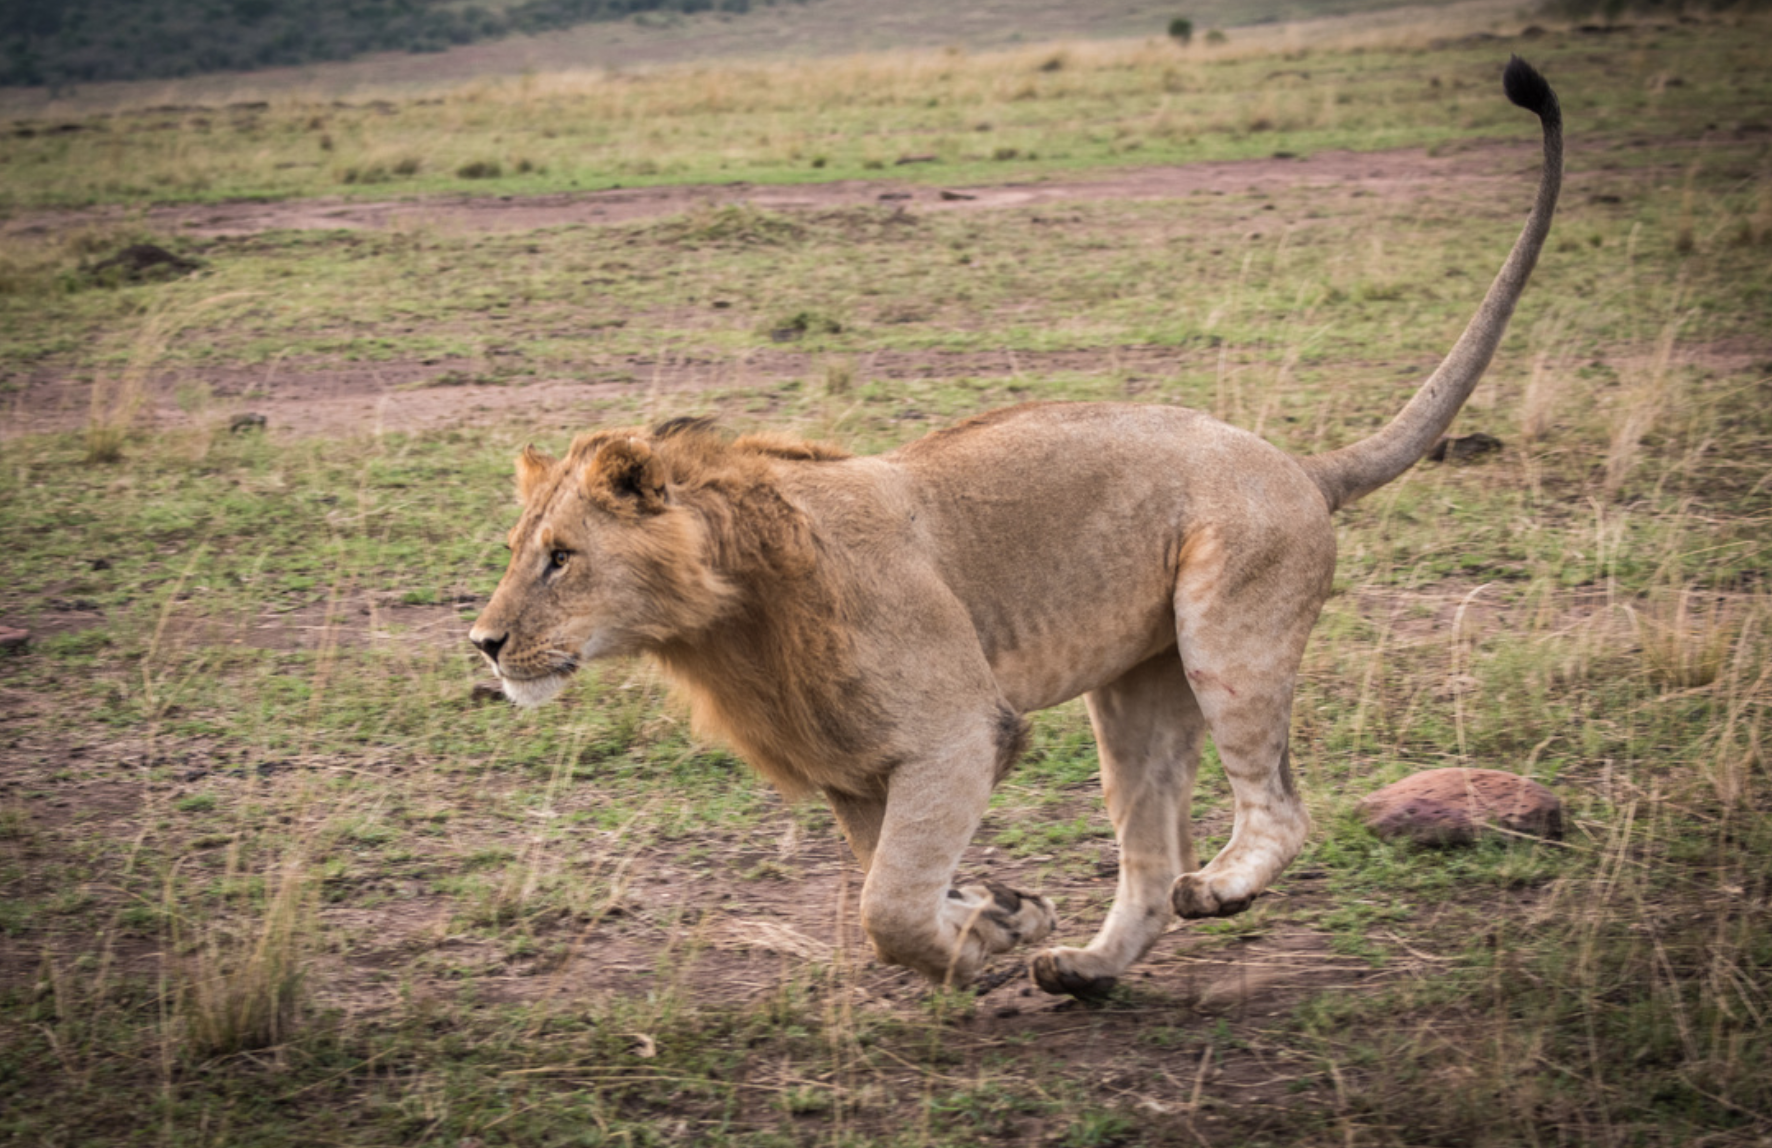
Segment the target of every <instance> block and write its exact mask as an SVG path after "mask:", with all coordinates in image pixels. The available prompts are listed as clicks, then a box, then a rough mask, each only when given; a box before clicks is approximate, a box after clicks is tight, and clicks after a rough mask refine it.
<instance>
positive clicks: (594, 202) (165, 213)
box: [0, 140, 1539, 238]
mask: <svg viewBox="0 0 1772 1148" xmlns="http://www.w3.org/2000/svg"><path fill="white" fill-rule="evenodd" d="M1538 154H1539V153H1538V149H1537V148H1536V146H1534V145H1531V144H1514V143H1496V142H1489V141H1480V140H1479V141H1473V142H1470V143H1467V144H1464V145H1461V146H1459V147H1458V148H1456V149H1451V148H1448V149H1446V150H1445V152H1443V153H1442V154H1440V155H1437V156H1426V155H1423V154H1422V151H1421V149H1419V148H1403V149H1396V150H1392V151H1378V152H1349V151H1326V152H1318V153H1316V154H1314V155H1311V156H1309V157H1304V158H1299V157H1290V156H1276V157H1272V158H1268V159H1255V160H1223V161H1218V162H1211V163H1191V164H1184V165H1178V166H1167V167H1149V168H1133V169H1129V170H1124V171H1119V172H1115V173H1113V174H1111V175H1106V176H1099V177H1095V176H1079V177H1075V178H1069V179H1063V178H1055V179H1047V180H1041V181H1039V182H1037V183H1011V184H998V185H982V186H968V187H953V188H940V187H932V186H928V185H926V184H912V183H905V182H903V181H899V180H886V179H879V180H838V181H835V182H831V183H808V184H796V185H756V184H748V183H742V182H740V183H729V184H704V185H689V186H676V187H643V188H616V189H613V190H609V191H587V192H566V193H556V194H552V195H536V196H470V195H437V196H423V197H414V198H411V199H400V200H379V201H378V200H359V199H346V198H342V197H338V196H328V197H322V198H318V199H304V200H291V201H286V202H275V203H264V202H258V201H252V200H247V201H240V202H234V203H218V204H175V205H169V206H161V207H153V208H149V209H148V210H147V211H146V212H145V213H142V214H140V215H137V214H136V213H135V210H134V209H128V216H129V218H130V219H139V222H140V223H141V224H142V225H145V226H146V227H147V228H148V229H150V230H152V231H156V232H161V233H180V234H185V235H190V236H195V237H203V238H213V237H220V236H237V235H255V234H258V233H259V232H263V231H280V230H298V231H299V230H323V231H336V230H388V229H396V228H434V229H436V230H438V231H442V232H457V233H471V232H514V231H534V230H536V229H538V228H544V227H563V226H568V225H572V224H598V223H629V222H633V221H635V220H641V219H652V218H657V217H659V216H664V215H675V214H678V213H681V212H685V211H689V210H692V209H694V208H697V207H706V206H723V205H726V204H741V203H742V204H749V205H751V206H753V207H757V208H762V209H765V210H769V211H828V210H833V209H836V208H842V207H855V206H860V205H877V204H880V203H886V204H898V205H900V206H903V207H906V208H911V207H914V208H915V209H916V210H918V211H984V210H994V209H1002V208H1011V207H1042V206H1050V205H1055V204H1062V203H1072V202H1077V201H1088V202H1098V201H1103V200H1154V199H1176V198H1180V197H1182V196H1188V195H1222V194H1230V193H1248V192H1269V193H1272V192H1274V191H1279V190H1297V189H1320V190H1328V189H1356V188H1357V189H1358V190H1360V191H1362V192H1364V193H1366V194H1368V195H1375V196H1382V197H1386V198H1413V197H1414V196H1415V195H1417V194H1419V193H1420V191H1421V190H1422V189H1423V188H1424V187H1425V186H1431V185H1434V184H1440V183H1444V182H1446V181H1459V182H1467V181H1472V180H1476V181H1482V182H1487V183H1495V184H1497V185H1498V186H1500V185H1506V186H1510V187H1511V186H1519V185H1521V183H1522V177H1521V173H1525V178H1526V179H1527V180H1528V181H1529V180H1530V176H1531V173H1532V172H1535V171H1536V170H1537V163H1538ZM125 213H126V209H125V208H122V207H109V208H100V209H94V210H79V211H61V210H57V211H35V212H26V213H22V214H20V215H18V216H16V217H14V218H13V219H11V220H8V221H6V222H5V223H4V224H0V236H11V235H43V234H49V233H54V232H58V231H63V230H67V229H69V228H72V227H79V226H89V225H93V224H104V223H116V222H121V221H123V219H124V218H125Z"/></svg>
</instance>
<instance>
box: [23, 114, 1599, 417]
mask: <svg viewBox="0 0 1772 1148" xmlns="http://www.w3.org/2000/svg"><path fill="white" fill-rule="evenodd" d="M1537 155H1538V153H1537V150H1536V148H1534V147H1532V146H1530V145H1515V144H1499V143H1483V142H1479V143H1475V144H1472V145H1470V146H1468V147H1466V148H1465V149H1463V150H1458V151H1454V152H1449V153H1448V154H1443V155H1439V156H1426V155H1424V154H1423V153H1422V152H1421V151H1420V150H1419V149H1403V150H1394V151H1388V152H1367V153H1354V152H1324V153H1321V154H1318V155H1313V156H1311V157H1309V158H1308V159H1294V158H1268V159H1259V160H1246V161H1235V162H1215V163H1199V164H1188V165H1184V166H1175V167H1150V168H1139V169H1131V170H1125V171H1120V172H1116V173H1113V174H1111V175H1105V176H1100V177H1076V178H1071V179H1053V180H1047V181H1043V182H1040V183H1029V184H1000V185H983V186H975V187H965V188H938V187H931V186H925V185H918V184H910V183H904V182H899V181H891V180H869V181H841V182H836V183H828V184H808V185H803V186H768V187H763V186H754V185H749V184H729V185H723V186H717V187H715V186H700V187H653V188H636V189H618V190H612V191H601V192H586V193H583V194H563V195H542V196H534V197H512V196H499V197H472V196H434V197H425V198H417V199H407V200H389V201H379V202H377V201H361V200H345V199H336V198H333V199H314V200H301V201H291V202H282V203H264V202H236V203H221V204H203V205H189V204H187V205H176V206H163V207H156V208H152V209H149V210H148V212H147V213H146V216H145V218H142V219H140V220H139V223H140V224H142V225H145V226H146V227H147V228H149V229H151V230H154V231H158V232H161V233H168V232H170V233H182V234H186V235H191V236H195V237H204V238H218V237H229V236H243V235H253V234H257V233H261V232H266V231H277V230H289V229H295V230H302V229H321V230H339V229H347V230H353V229H354V230H375V229H393V228H414V227H425V228H434V229H437V230H442V231H454V232H463V233H474V232H522V231H532V230H536V229H540V228H549V227H560V226H566V225H580V224H591V225H597V224H610V223H626V222H632V221H636V220H644V219H651V218H657V217H661V216H668V215H673V214H679V213H682V212H685V211H689V210H692V209H694V208H696V207H699V206H704V205H709V204H712V205H723V204H735V203H745V204H750V205H753V206H755V207H758V208H763V209H767V210H770V211H781V212H824V211H831V210H836V209H840V208H844V207H854V206H858V205H878V204H882V203H885V204H889V205H896V206H897V207H898V208H900V209H901V210H906V211H915V212H919V213H921V212H979V211H1001V210H1006V209H1037V208H1053V209H1062V207H1063V205H1065V204H1074V203H1079V202H1098V201H1111V200H1121V201H1132V200H1162V199H1172V198H1179V197H1186V196H1193V195H1213V196H1216V195H1231V194H1236V195H1245V194H1249V193H1252V192H1259V193H1264V194H1269V195H1272V194H1278V193H1280V192H1284V191H1306V192H1311V193H1313V194H1318V195H1325V194H1337V195H1361V196H1377V197H1384V198H1389V199H1409V200H1413V199H1417V198H1421V197H1423V196H1435V197H1438V196H1441V195H1451V194H1459V195H1469V194H1470V193H1471V190H1472V185H1473V184H1474V185H1484V184H1489V183H1495V184H1497V185H1501V184H1505V185H1507V186H1510V187H1513V186H1516V185H1519V184H1520V183H1521V182H1522V181H1523V180H1529V178H1530V173H1531V171H1532V170H1533V169H1534V167H1535V165H1536V163H1537ZM1571 182H1572V183H1574V182H1578V181H1573V180H1572V181H1571ZM1571 194H1579V191H1578V190H1576V191H1572V192H1571ZM121 219H122V215H121V209H112V208H104V209H94V210H91V211H46V212H33V213H27V214H23V215H20V216H17V217H15V218H13V219H11V220H8V221H6V222H5V223H3V224H0V239H3V238H6V237H9V236H20V235H45V234H55V233H60V232H63V231H67V230H71V229H76V228H80V227H86V226H91V225H94V224H99V225H103V224H105V223H107V222H119V221H121ZM1179 358H1180V353H1179V352H1177V351H1176V350H1175V349H1173V348H1152V347H1124V348H1116V349H1114V350H1112V351H1057V352H1047V353H1024V352H1017V353H1015V354H1013V355H1011V354H1009V353H1007V352H1001V353H999V352H948V351H879V352H874V353H871V354H865V355H862V356H860V357H859V360H858V362H857V363H856V366H857V369H858V370H860V371H862V372H863V373H865V374H867V375H868V376H870V377H875V378H953V377H961V376H966V377H974V378H987V379H988V378H1002V377H1009V376H1013V375H1015V374H1018V373H1021V372H1025V371H1038V372H1053V371H1076V372H1092V371H1099V370H1101V369H1103V366H1104V364H1106V363H1108V362H1112V363H1113V365H1114V368H1115V369H1116V370H1118V371H1122V372H1124V371H1126V370H1134V371H1138V372H1148V373H1151V374H1163V373H1167V372H1168V371H1171V370H1173V369H1174V368H1175V366H1176V364H1177V362H1178V361H1179ZM816 367H817V363H816V362H815V360H814V357H813V356H811V355H808V354H806V353H804V352H801V351H798V350H796V349H794V348H791V347H780V348H775V347H771V348H763V349H758V350H754V351H750V352H747V353H745V354H744V355H743V356H742V357H739V358H733V359H722V360H712V359H708V358H696V357H682V358H670V357H663V358H651V357H645V356H633V357H629V358H625V359H622V360H620V361H617V362H611V363H609V364H607V365H605V367H604V368H603V369H601V370H599V371H598V372H597V376H596V377H592V378H589V379H580V378H555V379H549V378H541V379H537V380H534V381H530V382H528V383H526V384H525V385H523V386H520V387H519V386H498V385H485V384H478V383H472V382H469V383H462V384H459V385H447V386H444V385H437V384H439V382H440V381H443V380H450V381H453V380H454V379H458V378H472V377H473V375H474V364H470V363H466V362H455V361H451V360H447V359H426V360H389V361H379V362H374V363H340V362H337V361H327V362H304V361H299V360H291V359H282V360H279V361H277V362H275V363H273V364H271V365H269V366H265V367H253V368H241V367H236V366H226V365H209V364H195V365H190V366H183V367H181V368H180V369H179V371H178V372H177V374H176V377H175V375H174V374H173V373H172V372H165V373H163V374H161V375H160V376H158V377H156V378H154V379H152V380H150V383H149V387H148V390H149V403H148V410H147V422H148V423H149V425H153V426H156V427H159V428H161V429H166V428H171V427H178V426H183V425H189V424H190V423H191V422H192V421H193V419H192V417H191V416H190V415H188V414H186V413H184V412H182V411H181V410H180V409H179V405H178V404H177V403H176V402H175V401H174V394H173V392H174V387H175V385H178V384H183V385H186V386H188V385H190V384H192V383H206V384H208V385H209V387H210V389H211V391H212V393H213V394H214V395H215V396H216V397H217V398H218V399H220V400H222V403H223V405H224V407H225V408H226V410H225V414H226V415H227V416H229V417H233V416H238V415H240V414H242V413H248V412H250V413H252V414H258V415H263V416H264V418H265V424H264V425H265V426H266V427H267V428H268V429H270V430H271V431H272V432H273V433H278V434H294V435H322V436H331V435H338V434H346V433H358V432H360V431H361V430H362V429H364V428H366V427H368V428H375V429H378V430H382V431H417V430H435V429H440V428H444V427H450V426H464V425H485V424H488V423H494V422H500V421H504V420H506V419H508V418H510V417H513V416H517V415H521V417H523V418H526V419H532V420H533V419H539V418H544V417H549V418H559V417H561V416H564V417H565V418H566V419H567V420H568V421H578V422H590V421H595V420H596V412H597V410H598V407H599V405H600V404H603V403H608V402H612V401H619V400H622V399H627V398H632V397H635V396H642V395H659V394H669V393H673V392H692V391H699V390H705V389H707V388H710V387H715V386H722V385H724V386H730V385H733V384H734V383H739V382H742V383H744V384H747V385H757V386H764V387H767V386H769V385H771V384H773V383H779V382H783V381H786V380H789V379H793V378H804V377H806V376H807V375H808V374H809V373H812V372H814V371H815V370H816ZM72 370H73V368H72V367H71V366H70V365H69V364H67V363H63V362H54V363H50V364H45V365H43V366H40V367H38V368H36V369H35V370H33V371H31V372H30V373H27V374H25V375H23V377H22V378H19V377H15V380H16V381H15V383H14V385H15V387H16V388H17V389H16V390H15V391H14V393H13V394H11V395H10V396H8V397H7V398H6V399H5V400H4V406H5V408H6V410H7V418H6V419H5V420H4V424H3V425H0V438H4V437H8V436H10V435H14V434H26V433H42V432H52V431H68V430H74V429H77V428H79V427H80V426H82V425H84V423H85V420H86V418H87V415H88V411H89V385H88V384H86V383H84V382H81V381H79V380H77V379H75V378H73V377H71V376H72ZM248 396H249V397H248ZM202 417H203V418H205V419H207V418H210V417H212V416H211V415H205V416H202ZM226 421H227V420H226V419H225V418H224V420H223V422H224V424H225V423H226Z"/></svg>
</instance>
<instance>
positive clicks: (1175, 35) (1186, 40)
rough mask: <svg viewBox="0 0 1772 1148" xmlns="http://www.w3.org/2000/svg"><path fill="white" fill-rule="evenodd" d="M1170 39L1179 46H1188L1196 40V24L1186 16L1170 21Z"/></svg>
mask: <svg viewBox="0 0 1772 1148" xmlns="http://www.w3.org/2000/svg"><path fill="white" fill-rule="evenodd" d="M1169 38H1170V39H1171V40H1174V41H1175V42H1176V43H1177V44H1181V45H1182V46H1184V47H1185V46H1186V45H1188V44H1190V43H1192V42H1193V39H1194V22H1193V21H1192V20H1189V19H1188V18H1187V17H1186V16H1177V17H1176V18H1175V19H1173V20H1171V21H1169Z"/></svg>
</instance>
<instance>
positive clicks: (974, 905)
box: [839, 723, 1058, 985]
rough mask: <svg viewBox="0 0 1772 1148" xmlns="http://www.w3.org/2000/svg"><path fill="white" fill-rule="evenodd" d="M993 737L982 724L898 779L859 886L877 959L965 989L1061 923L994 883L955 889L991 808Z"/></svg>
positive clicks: (1041, 906) (1046, 909)
mask: <svg viewBox="0 0 1772 1148" xmlns="http://www.w3.org/2000/svg"><path fill="white" fill-rule="evenodd" d="M994 736H995V735H994V731H993V729H992V728H991V726H990V724H988V723H986V724H983V725H982V726H981V728H979V729H978V730H977V731H976V732H975V733H972V734H970V735H968V736H966V737H963V738H960V739H958V740H957V742H956V743H954V744H952V745H951V746H949V747H948V748H946V749H945V750H944V752H943V753H942V755H941V756H940V757H937V758H931V759H924V760H919V761H916V762H911V763H907V764H905V765H902V766H900V767H899V768H898V769H897V770H896V771H894V773H893V775H892V778H891V781H890V783H889V785H888V789H887V796H886V804H885V809H884V811H883V816H882V817H881V819H880V826H879V835H878V838H877V841H876V843H875V848H874V851H873V857H872V864H871V865H869V866H868V875H867V881H866V883H865V884H864V885H863V886H862V892H861V921H862V927H863V928H865V929H866V930H867V934H868V937H869V939H870V940H872V941H873V943H874V949H875V951H876V952H878V954H879V956H880V959H881V960H883V961H885V962H886V963H888V964H895V965H905V966H907V967H909V968H913V969H916V970H917V971H918V972H920V973H922V974H923V975H924V976H926V977H928V978H929V979H930V980H933V981H936V982H938V983H941V984H949V985H964V984H966V983H968V982H969V981H971V980H972V979H973V978H974V977H976V976H977V975H978V972H979V969H980V968H981V967H982V966H983V965H984V962H985V961H986V960H987V959H988V958H989V957H990V956H991V955H992V954H995V953H1001V952H1004V951H1006V950H1008V949H1010V948H1013V947H1014V946H1016V945H1018V944H1024V943H1029V942H1033V941H1037V940H1039V939H1041V938H1042V937H1044V936H1046V935H1047V934H1048V933H1050V932H1051V931H1052V930H1053V928H1054V927H1055V926H1056V925H1057V922H1058V916H1057V913H1056V912H1055V911H1054V910H1053V907H1052V902H1050V901H1048V900H1047V899H1046V898H1044V897H1037V896H1034V895H1033V894H1029V893H1023V892H1020V891H1019V890H1016V889H1011V888H1009V887H1008V886H1006V885H1000V884H997V883H996V882H985V883H983V884H978V885H966V886H964V887H961V888H954V887H953V879H954V870H955V868H956V867H957V866H958V865H959V863H960V854H961V853H962V852H964V851H965V848H966V845H967V843H968V842H969V841H971V840H972V835H973V833H975V832H976V831H977V829H978V823H979V821H980V820H981V819H982V818H983V817H984V812H985V807H986V805H987V804H988V802H989V801H990V794H991V781H992V779H993V776H994V774H995V769H994V762H995V759H996V754H997V750H998V747H997V746H996V745H995V741H994ZM839 816H841V814H839ZM847 820H848V819H845V822H846V828H847ZM852 840H853V837H852ZM865 863H866V862H865V861H864V864H865Z"/></svg>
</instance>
